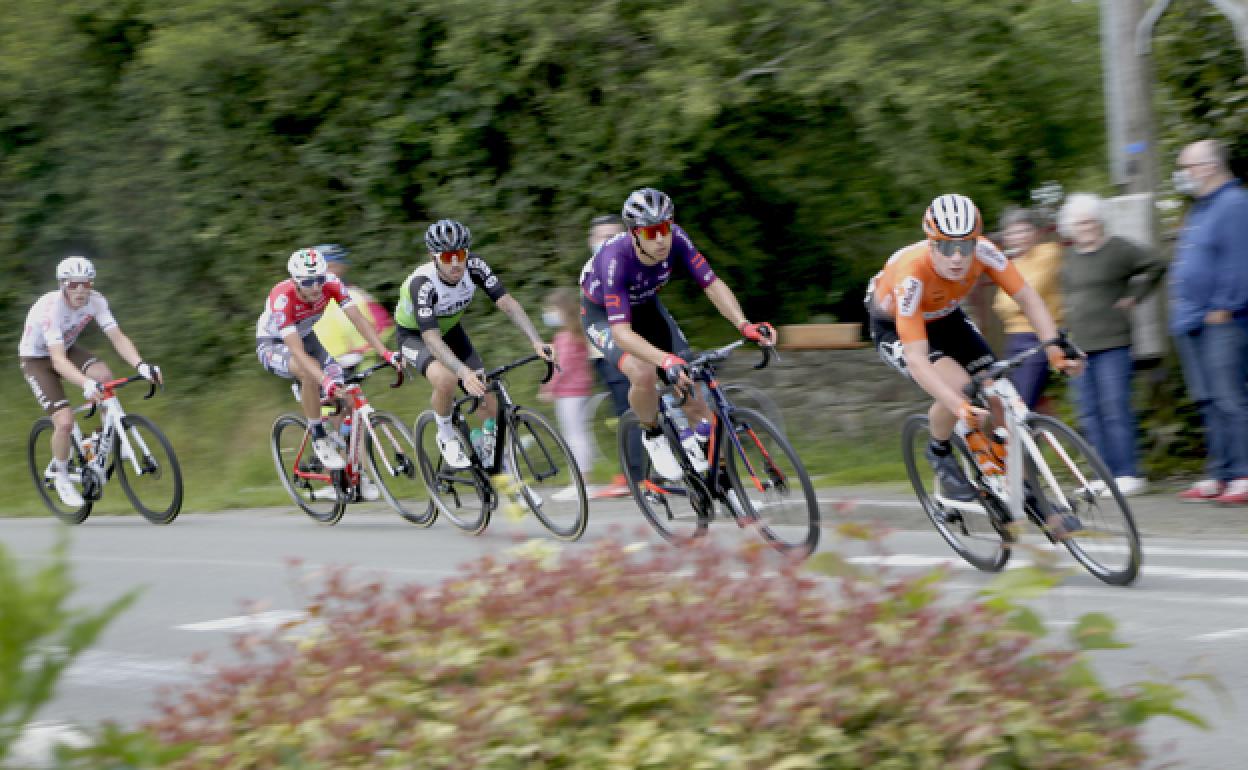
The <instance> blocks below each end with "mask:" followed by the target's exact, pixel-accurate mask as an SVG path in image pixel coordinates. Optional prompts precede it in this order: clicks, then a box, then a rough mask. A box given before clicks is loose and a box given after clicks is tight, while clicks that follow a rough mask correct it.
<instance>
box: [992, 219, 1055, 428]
mask: <svg viewBox="0 0 1248 770" xmlns="http://www.w3.org/2000/svg"><path fill="white" fill-rule="evenodd" d="M1002 226H1003V229H1004V238H1003V240H1004V241H1005V253H1006V254H1007V255H1008V256H1009V257H1010V258H1011V259H1013V260H1014V265H1015V267H1017V268H1018V271H1019V272H1020V273H1022V274H1023V278H1025V279H1026V280H1027V285H1028V286H1031V287H1034V288H1035V290H1036V291H1037V292H1039V294H1040V296H1041V297H1042V298H1043V299H1044V304H1045V305H1046V306H1048V309H1049V313H1050V314H1051V315H1052V316H1053V320H1054V321H1055V322H1056V323H1057V324H1058V326H1061V323H1062V301H1061V294H1060V287H1061V267H1062V248H1061V246H1060V245H1059V244H1057V243H1055V242H1053V241H1052V240H1042V239H1041V231H1040V222H1039V217H1037V216H1036V215H1035V214H1034V213H1033V212H1030V211H1028V210H1026V209H1011V210H1010V211H1008V212H1006V215H1005V217H1004V218H1003V222H1002ZM992 307H993V310H995V311H996V313H997V316H998V317H999V318H1000V319H1001V322H1002V324H1003V325H1004V327H1005V346H1006V353H1005V354H1006V356H1007V357H1010V356H1013V355H1014V354H1016V353H1021V352H1022V351H1024V350H1026V349H1027V348H1030V347H1034V346H1035V345H1037V344H1039V339H1038V338H1037V337H1036V333H1035V330H1034V329H1032V328H1031V324H1029V323H1028V322H1027V318H1026V317H1024V316H1023V312H1022V310H1020V309H1019V307H1018V303H1017V302H1015V301H1014V300H1012V299H1010V296H1009V295H1008V294H1006V293H1005V292H997V297H996V299H995V300H994V301H993V303H992ZM1048 376H1049V362H1048V359H1047V358H1046V357H1045V354H1044V352H1043V351H1041V352H1039V353H1037V354H1036V355H1034V356H1032V357H1031V358H1029V359H1027V361H1026V362H1025V363H1024V364H1023V365H1022V366H1020V367H1018V368H1017V369H1014V370H1013V371H1012V372H1010V380H1011V381H1013V383H1014V387H1015V388H1017V389H1018V393H1019V395H1020V396H1022V398H1023V401H1024V402H1025V403H1026V404H1027V408H1028V409H1033V410H1034V409H1035V408H1036V402H1038V401H1039V400H1040V394H1041V393H1043V392H1044V385H1045V382H1046V381H1047V380H1048Z"/></svg>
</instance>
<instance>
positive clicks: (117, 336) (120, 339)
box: [104, 326, 143, 366]
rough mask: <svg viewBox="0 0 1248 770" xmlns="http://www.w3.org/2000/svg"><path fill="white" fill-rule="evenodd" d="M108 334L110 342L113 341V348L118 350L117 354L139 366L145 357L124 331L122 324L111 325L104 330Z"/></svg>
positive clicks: (127, 361) (129, 362) (131, 363)
mask: <svg viewBox="0 0 1248 770" xmlns="http://www.w3.org/2000/svg"><path fill="white" fill-rule="evenodd" d="M104 334H105V335H107V336H108V340H109V342H111V343H113V350H116V351H117V355H119V356H121V358H122V360H123V361H125V362H126V363H128V364H130V365H131V366H138V365H139V364H141V363H142V362H143V357H142V356H140V355H139V350H138V348H136V347H135V346H134V343H133V342H131V341H130V338H129V337H127V336H126V335H125V333H124V332H122V330H121V327H120V326H112V327H109V328H108V329H107V330H105V332H104Z"/></svg>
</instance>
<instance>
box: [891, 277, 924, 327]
mask: <svg viewBox="0 0 1248 770" xmlns="http://www.w3.org/2000/svg"><path fill="white" fill-rule="evenodd" d="M896 291H897V315H900V316H906V317H910V316H912V315H914V314H915V311H917V310H918V309H919V300H921V299H922V298H923V282H922V281H920V280H919V279H918V278H915V277H914V276H909V277H908V278H906V280H904V281H902V282H901V285H900V286H898V287H897V290H896Z"/></svg>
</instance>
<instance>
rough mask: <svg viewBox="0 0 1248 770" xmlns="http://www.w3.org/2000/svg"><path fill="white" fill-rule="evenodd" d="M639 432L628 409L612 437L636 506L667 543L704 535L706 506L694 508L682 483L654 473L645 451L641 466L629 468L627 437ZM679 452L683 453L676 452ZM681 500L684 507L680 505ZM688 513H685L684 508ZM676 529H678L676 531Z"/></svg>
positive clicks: (683, 542) (685, 541) (708, 520)
mask: <svg viewBox="0 0 1248 770" xmlns="http://www.w3.org/2000/svg"><path fill="white" fill-rule="evenodd" d="M640 430H641V422H640V421H639V420H638V419H637V415H636V413H634V412H633V410H631V409H630V410H628V411H627V412H625V413H624V414H623V415H622V416H621V417H620V422H619V427H618V431H617V436H616V447H617V449H618V451H619V456H620V458H621V459H620V470H621V471H622V472H623V473H624V478H625V480H626V481H627V482H628V489H629V491H630V492H632V495H633V500H635V501H636V502H637V507H639V508H640V509H641V513H642V515H643V516H645V517H646V521H648V522H650V526H652V527H654V529H655V531H657V532H658V533H659V535H661V536H662V537H663V539H664V540H666V541H667V542H669V543H672V544H674V545H687V544H689V543H691V542H693V541H695V540H697V539H698V538H700V537H703V536H704V535H705V534H706V530H707V527H709V526H710V523H711V517H710V514H709V506H698V505H695V504H694V503H693V501H692V499H691V498H692V494H691V493H690V491H689V490H688V489H687V488H686V486H685V482H684V481H669V480H666V479H663V478H662V477H661V476H659V475H658V474H657V473H655V471H654V469H653V467H652V466H651V463H650V457H649V456H648V455H647V453H646V451H645V449H642V451H641V467H640V468H639V469H637V470H633V469H631V468H629V465H628V462H627V459H626V458H627V457H628V446H629V442H630V441H631V440H632V438H631V436H632V434H634V433H635V432H637V431H640ZM679 451H682V452H683V451H684V450H683V449H680V450H679ZM681 500H683V501H684V504H683V505H682V504H681V502H680V501H681ZM686 507H687V508H688V509H689V510H685V508H686ZM678 527H679V529H678Z"/></svg>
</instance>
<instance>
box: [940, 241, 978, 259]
mask: <svg viewBox="0 0 1248 770" xmlns="http://www.w3.org/2000/svg"><path fill="white" fill-rule="evenodd" d="M936 250H937V251H939V252H940V255H941V256H942V257H952V256H953V255H954V254H962V255H963V256H967V257H969V256H971V255H972V254H974V253H975V239H974V238H955V239H953V240H948V241H936Z"/></svg>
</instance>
